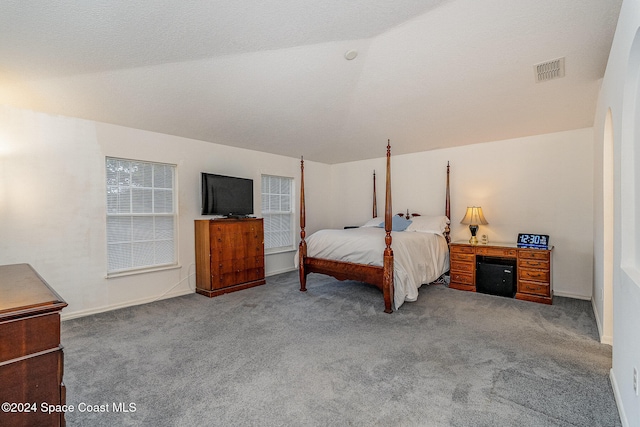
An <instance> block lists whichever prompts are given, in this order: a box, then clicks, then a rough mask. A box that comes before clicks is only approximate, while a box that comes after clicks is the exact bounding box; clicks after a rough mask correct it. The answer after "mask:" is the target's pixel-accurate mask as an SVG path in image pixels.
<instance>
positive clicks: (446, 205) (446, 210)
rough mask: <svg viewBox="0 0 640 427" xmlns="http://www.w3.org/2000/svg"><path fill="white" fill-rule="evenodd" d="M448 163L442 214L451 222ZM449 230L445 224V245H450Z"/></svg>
mask: <svg viewBox="0 0 640 427" xmlns="http://www.w3.org/2000/svg"><path fill="white" fill-rule="evenodd" d="M449 188H450V187H449V162H448V161H447V188H446V195H445V199H446V200H445V202H444V214H445V215H446V216H447V218H449V220H451V192H450V190H449ZM450 232H451V229H450V228H449V225H448V224H447V226H446V227H445V229H444V237H445V238H446V239H447V243H451V235H450Z"/></svg>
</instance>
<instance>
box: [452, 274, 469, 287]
mask: <svg viewBox="0 0 640 427" xmlns="http://www.w3.org/2000/svg"><path fill="white" fill-rule="evenodd" d="M450 274H451V282H452V283H453V282H457V283H464V284H465V285H473V275H471V274H462V273H450Z"/></svg>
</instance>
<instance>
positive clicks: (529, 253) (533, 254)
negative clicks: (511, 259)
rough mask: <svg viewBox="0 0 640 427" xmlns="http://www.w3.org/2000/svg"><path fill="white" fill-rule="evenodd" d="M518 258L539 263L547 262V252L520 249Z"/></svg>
mask: <svg viewBox="0 0 640 427" xmlns="http://www.w3.org/2000/svg"><path fill="white" fill-rule="evenodd" d="M518 252H519V253H518V256H519V257H520V258H527V259H538V260H541V261H549V256H550V255H549V251H541V250H537V251H536V250H523V249H520V250H519V251H518Z"/></svg>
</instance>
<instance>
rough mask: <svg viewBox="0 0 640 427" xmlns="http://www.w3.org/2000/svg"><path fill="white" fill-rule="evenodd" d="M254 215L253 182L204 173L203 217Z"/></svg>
mask: <svg viewBox="0 0 640 427" xmlns="http://www.w3.org/2000/svg"><path fill="white" fill-rule="evenodd" d="M252 214H253V180H252V179H247V178H236V177H233V176H224V175H215V174H212V173H205V172H202V215H223V216H230V217H243V216H247V215H252Z"/></svg>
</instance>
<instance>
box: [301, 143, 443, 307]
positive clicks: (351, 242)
mask: <svg viewBox="0 0 640 427" xmlns="http://www.w3.org/2000/svg"><path fill="white" fill-rule="evenodd" d="M386 163H387V165H386V167H387V170H386V184H385V209H384V223H380V224H379V225H378V224H376V223H377V222H378V221H376V220H375V217H376V216H377V209H376V197H375V172H374V196H373V217H374V220H371V221H369V222H372V223H374V224H376V225H373V226H371V225H370V226H366V225H365V226H363V227H360V228H354V229H350V230H320V231H318V232H316V233H314V234H313V235H312V236H310V237H309V241H307V239H306V231H305V225H306V209H305V194H304V159H301V161H300V173H301V175H300V245H299V248H298V254H297V259H296V261H297V262H296V263H297V264H298V268H299V274H300V291H303V292H305V291H306V290H307V288H306V282H307V275H308V274H309V273H320V274H326V275H329V276H333V277H335V278H336V279H338V280H355V281H359V282H365V283H369V284H372V285H374V286H376V287H377V288H379V289H380V290H381V291H382V293H383V297H384V306H385V308H384V311H385V313H392V312H393V307H394V303H395V307H396V309H397V308H398V307H399V306H400V305H401V304H402V303H403V302H404V301H405V300H408V301H411V300H415V298H417V288H418V287H419V286H421V285H422V284H423V283H430V282H431V281H433V280H435V279H437V278H438V277H440V276H441V275H442V274H443V273H445V272H446V271H448V267H449V253H448V242H449V226H448V222H449V220H448V219H449V218H450V203H449V197H450V196H449V165H448V164H447V180H446V202H445V216H442V217H438V218H436V219H438V221H440V223H439V224H438V225H437V227H431V228H438V229H437V230H433V232H431V231H429V232H420V233H411V232H407V233H404V232H402V233H398V232H396V227H395V223H396V220H401V219H402V218H398V217H404V214H398V215H397V217H396V218H395V219H394V215H393V214H392V204H391V145H390V141H387V156H386ZM414 215H415V217H418V218H420V217H419V215H418V214H414ZM407 216H409V215H408V212H407ZM439 218H441V219H439ZM408 219H409V218H407V220H408ZM423 219H424V220H425V221H429V218H423ZM407 222H410V221H407ZM431 222H433V221H431ZM382 226H384V246H382V236H381V230H380V229H379V228H378V227H382ZM405 227H406V225H405ZM429 230H431V229H430V228H429ZM392 232H393V233H394V235H393V236H392ZM394 238H395V240H393V239H394ZM392 240H393V242H394V243H395V245H394V248H396V250H397V251H399V255H400V258H398V257H397V256H396V258H394V249H393V248H392V245H391V244H392ZM380 254H382V258H380ZM434 276H435V277H434ZM396 280H398V283H395V281H396ZM418 282H419V283H418ZM394 283H395V284H396V285H400V286H401V287H402V288H398V289H395V287H394Z"/></svg>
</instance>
